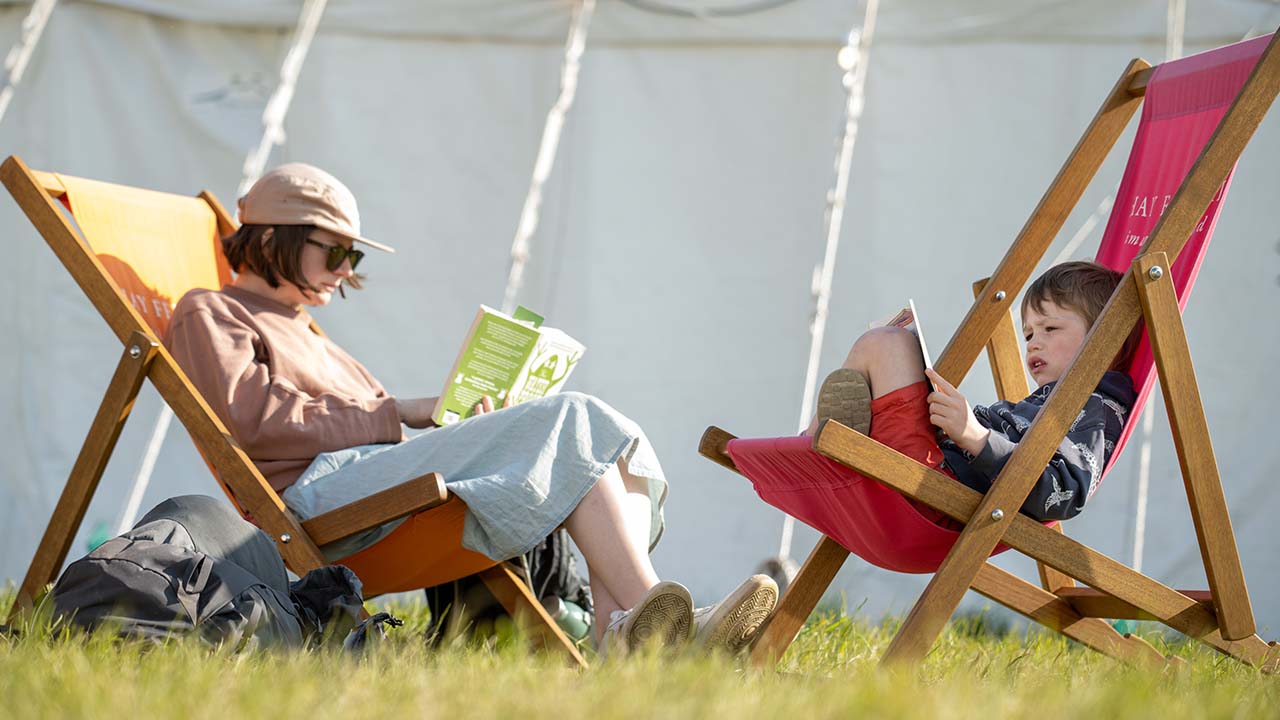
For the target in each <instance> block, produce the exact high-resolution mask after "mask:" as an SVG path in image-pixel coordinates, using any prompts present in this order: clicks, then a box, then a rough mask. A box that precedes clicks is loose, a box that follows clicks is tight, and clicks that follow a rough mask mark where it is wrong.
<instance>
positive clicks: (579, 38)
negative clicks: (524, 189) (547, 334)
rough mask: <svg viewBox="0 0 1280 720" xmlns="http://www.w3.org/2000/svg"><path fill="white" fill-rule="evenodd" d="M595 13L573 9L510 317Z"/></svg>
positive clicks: (516, 253)
mask: <svg viewBox="0 0 1280 720" xmlns="http://www.w3.org/2000/svg"><path fill="white" fill-rule="evenodd" d="M595 9H596V0H578V2H577V3H575V4H574V6H573V17H572V19H571V20H570V22H569V37H568V39H567V40H566V41H565V47H564V61H563V62H562V63H561V65H560V96H559V97H558V98H556V102H555V104H554V105H552V106H551V110H550V111H548V112H547V122H546V124H545V125H543V127H542V144H541V145H540V146H539V147H538V158H537V160H536V161H534V164H533V178H532V179H530V181H529V193H528V194H527V195H525V198H524V208H523V209H522V210H521V211H520V224H519V225H517V226H516V237H515V240H514V241H513V242H512V243H511V268H510V270H509V271H508V273H507V287H506V290H505V291H504V292H503V294H502V312H504V313H507V314H511V313H512V312H514V311H515V309H516V295H517V294H519V292H520V288H521V287H522V286H523V285H524V268H525V265H526V264H527V263H528V262H529V241H530V240H531V239H532V238H533V234H534V233H535V232H537V230H538V211H539V209H540V208H541V207H542V186H543V185H545V184H546V182H547V178H548V177H550V175H551V168H552V166H554V165H555V162H556V150H557V149H558V148H559V147H560V135H561V133H562V132H563V130H564V121H565V116H566V115H567V114H568V112H569V108H571V107H573V99H574V97H575V96H576V95H577V92H578V71H579V70H580V69H581V67H582V53H583V51H584V50H585V49H586V45H587V30H588V29H589V28H590V26H591V16H592V14H593V13H594V12H595Z"/></svg>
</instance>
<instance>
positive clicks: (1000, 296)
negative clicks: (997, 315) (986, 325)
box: [996, 290, 1004, 302]
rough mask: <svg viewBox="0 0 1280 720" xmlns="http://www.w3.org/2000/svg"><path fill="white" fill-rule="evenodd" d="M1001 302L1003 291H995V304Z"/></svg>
mask: <svg viewBox="0 0 1280 720" xmlns="http://www.w3.org/2000/svg"><path fill="white" fill-rule="evenodd" d="M1003 301H1004V291H1003V290H997V291H996V302H1003Z"/></svg>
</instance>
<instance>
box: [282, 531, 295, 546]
mask: <svg viewBox="0 0 1280 720" xmlns="http://www.w3.org/2000/svg"><path fill="white" fill-rule="evenodd" d="M292 539H293V536H292V535H290V534H289V533H284V534H283V535H281V536H280V542H282V543H285V544H288V542H289V541H290V540H292Z"/></svg>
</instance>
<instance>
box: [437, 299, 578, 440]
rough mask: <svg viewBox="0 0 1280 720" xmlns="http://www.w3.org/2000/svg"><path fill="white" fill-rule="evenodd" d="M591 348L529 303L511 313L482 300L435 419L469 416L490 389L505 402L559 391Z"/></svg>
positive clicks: (453, 420)
mask: <svg viewBox="0 0 1280 720" xmlns="http://www.w3.org/2000/svg"><path fill="white" fill-rule="evenodd" d="M585 350H586V348H585V347H583V345H582V343H579V342H578V341H577V340H574V339H573V338H571V337H569V336H568V335H567V334H565V333H564V332H562V331H560V330H556V329H555V328H550V327H544V326H543V324H542V316H540V315H538V314H537V313H534V312H533V311H531V310H529V309H528V308H525V307H519V308H517V309H516V312H515V315H514V316H511V315H507V314H505V313H502V312H500V311H498V310H494V309H493V308H491V307H487V306H485V305H481V306H480V310H479V311H478V312H477V313H476V317H475V320H474V321H473V322H472V323H471V329H470V330H468V331H467V336H466V338H465V339H463V341H462V349H461V350H460V351H459V352H458V358H457V360H455V361H454V363H453V369H452V370H451V371H450V372H449V376H448V378H447V379H446V380H445V384H444V389H443V390H441V391H440V399H439V400H437V401H436V407H435V410H434V411H433V412H432V413H431V419H432V420H434V421H435V423H436V424H437V425H451V424H453V423H456V422H458V421H459V420H462V419H464V418H467V417H470V416H471V414H472V413H473V411H474V409H475V406H476V404H477V403H479V402H480V400H481V398H483V397H484V396H485V395H488V396H489V397H491V398H493V401H494V405H495V406H498V407H501V406H502V405H503V404H504V403H506V401H507V398H508V397H511V404H512V405H517V404H519V403H522V402H524V401H525V400H536V399H537V398H540V397H545V396H547V395H552V394H555V393H557V392H559V391H560V388H561V387H563V386H564V383H565V380H567V379H568V378H569V373H570V372H572V371H573V368H574V367H575V366H576V365H577V364H578V360H579V359H581V358H582V353H583V352H584V351H585Z"/></svg>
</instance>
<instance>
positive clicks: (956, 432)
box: [924, 368, 991, 455]
mask: <svg viewBox="0 0 1280 720" xmlns="http://www.w3.org/2000/svg"><path fill="white" fill-rule="evenodd" d="M924 372H925V374H926V375H928V376H929V380H931V381H933V386H934V387H935V388H937V390H936V391H934V392H931V393H929V422H931V423H933V424H934V425H937V426H938V427H939V428H940V429H941V430H942V432H944V433H946V434H947V437H949V438H951V439H952V440H953V441H954V442H955V444H957V445H959V446H960V447H961V448H963V449H964V451H965V452H967V453H969V454H970V455H977V454H978V453H980V452H982V449H983V448H984V447H986V445H987V436H988V435H990V434H991V431H990V430H988V429H986V428H984V427H982V424H981V423H979V422H978V419H977V418H976V417H974V416H973V410H972V409H971V408H970V407H969V401H968V400H965V398H964V395H961V394H960V391H959V390H957V389H956V388H955V386H954V385H952V384H951V383H949V382H947V381H946V380H944V379H943V377H942V376H941V375H939V374H938V373H936V372H934V371H933V369H932V368H926V369H925V371H924Z"/></svg>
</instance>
